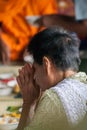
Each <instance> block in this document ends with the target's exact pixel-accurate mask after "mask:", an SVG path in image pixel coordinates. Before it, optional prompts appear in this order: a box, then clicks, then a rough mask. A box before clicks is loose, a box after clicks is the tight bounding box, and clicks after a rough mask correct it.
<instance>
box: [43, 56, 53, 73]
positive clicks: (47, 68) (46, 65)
mask: <svg viewBox="0 0 87 130" xmlns="http://www.w3.org/2000/svg"><path fill="white" fill-rule="evenodd" d="M43 67H44V69H45V71H46V73H47V74H48V75H49V74H51V70H52V62H51V60H50V59H49V58H48V57H46V56H44V57H43Z"/></svg>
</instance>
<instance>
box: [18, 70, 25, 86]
mask: <svg viewBox="0 0 87 130" xmlns="http://www.w3.org/2000/svg"><path fill="white" fill-rule="evenodd" d="M19 79H20V82H21V84H22V85H24V83H25V77H24V69H23V68H22V69H21V70H20V69H19Z"/></svg>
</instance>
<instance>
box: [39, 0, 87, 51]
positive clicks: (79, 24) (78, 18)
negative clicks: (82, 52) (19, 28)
mask: <svg viewBox="0 0 87 130" xmlns="http://www.w3.org/2000/svg"><path fill="white" fill-rule="evenodd" d="M58 1H60V3H62V4H60V7H62V6H63V9H64V11H65V8H64V6H65V7H66V5H65V4H64V0H58ZM68 1H69V0H68ZM72 7H73V6H72ZM72 9H73V8H72ZM74 9H75V16H73V14H71V16H70V15H69V14H68V13H66V12H65V14H64V11H63V12H61V11H60V13H59V14H57V15H56V14H55V15H54V14H53V15H46V16H43V17H42V19H41V21H39V22H41V23H42V25H44V26H46V27H50V26H53V25H58V26H62V27H64V28H65V29H68V30H70V31H72V32H76V33H77V34H78V36H79V38H80V39H81V46H80V48H83V49H85V48H87V11H86V10H87V0H79V1H78V0H74ZM61 10H62V9H61Z"/></svg>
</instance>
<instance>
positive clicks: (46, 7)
mask: <svg viewBox="0 0 87 130" xmlns="http://www.w3.org/2000/svg"><path fill="white" fill-rule="evenodd" d="M54 13H57V6H56V1H55V0H41V1H40V0H25V1H23V0H17V1H15V0H8V1H7V0H5V1H4V0H0V22H1V24H2V25H1V27H0V30H1V32H0V40H1V41H0V50H1V51H0V53H1V54H0V55H1V60H2V61H3V63H6V62H8V60H9V59H10V60H11V61H17V60H22V59H23V52H24V50H25V48H26V46H27V44H28V41H29V40H30V39H31V37H32V36H33V35H34V34H35V33H37V32H38V31H40V30H42V27H38V26H34V25H31V24H30V23H29V21H27V18H28V16H41V15H45V14H54ZM6 46H7V47H6ZM5 47H6V48H5ZM7 48H8V49H7ZM4 49H5V50H4ZM8 50H9V55H8ZM2 53H3V54H2ZM3 55H4V56H3ZM5 57H7V58H5ZM6 60H7V61H6Z"/></svg>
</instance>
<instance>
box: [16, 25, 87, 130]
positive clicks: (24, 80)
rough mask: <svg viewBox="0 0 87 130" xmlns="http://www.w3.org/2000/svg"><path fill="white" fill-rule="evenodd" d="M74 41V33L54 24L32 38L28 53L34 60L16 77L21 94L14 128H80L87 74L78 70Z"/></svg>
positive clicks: (37, 129) (66, 129)
mask: <svg viewBox="0 0 87 130" xmlns="http://www.w3.org/2000/svg"><path fill="white" fill-rule="evenodd" d="M78 42H79V40H78V39H77V38H76V37H74V35H72V34H70V33H68V32H67V31H65V30H63V29H59V28H56V27H55V28H48V29H45V30H44V31H42V32H39V33H38V34H36V35H35V36H34V37H33V39H32V40H31V42H30V44H29V46H28V52H29V53H31V54H32V56H33V58H34V63H33V64H32V65H31V64H26V65H25V66H24V67H23V68H22V69H20V70H19V75H18V77H17V81H18V84H19V86H20V89H21V92H22V96H23V109H22V115H21V119H20V122H19V126H18V128H17V130H68V129H69V130H70V129H76V130H77V129H79V128H81V127H82V129H84V126H83V122H82V121H83V120H84V118H85V115H86V112H87V105H86V103H87V76H86V74H85V73H83V72H78V69H79V65H80V58H79V48H78ZM31 109H32V111H34V113H32V114H31ZM31 116H32V118H31ZM79 124H80V126H81V127H80V126H79ZM84 125H85V123H84Z"/></svg>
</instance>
